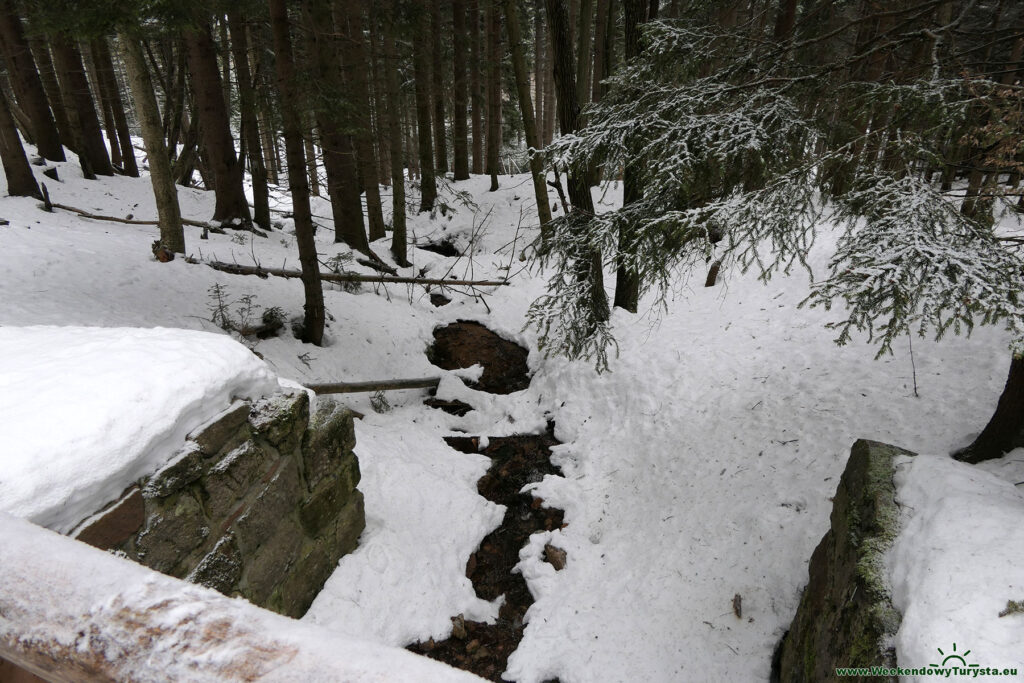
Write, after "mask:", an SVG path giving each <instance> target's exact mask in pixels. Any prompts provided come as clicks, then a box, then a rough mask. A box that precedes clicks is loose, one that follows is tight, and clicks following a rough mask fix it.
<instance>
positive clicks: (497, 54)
mask: <svg viewBox="0 0 1024 683" xmlns="http://www.w3.org/2000/svg"><path fill="white" fill-rule="evenodd" d="M498 2H499V0H487V169H486V172H487V174H488V175H490V176H491V192H494V191H495V190H497V189H498V173H499V172H500V169H499V168H498V155H499V153H500V152H501V15H500V14H499V13H498Z"/></svg>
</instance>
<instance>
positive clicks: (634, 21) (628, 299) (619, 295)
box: [615, 0, 647, 313]
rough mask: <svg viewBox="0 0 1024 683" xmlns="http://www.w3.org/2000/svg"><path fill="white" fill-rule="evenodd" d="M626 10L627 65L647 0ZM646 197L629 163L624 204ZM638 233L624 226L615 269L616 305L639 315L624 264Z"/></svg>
mask: <svg viewBox="0 0 1024 683" xmlns="http://www.w3.org/2000/svg"><path fill="white" fill-rule="evenodd" d="M624 2H625V5H624V10H625V21H624V22H623V23H624V24H625V27H624V28H625V34H626V40H625V51H626V62H627V63H628V62H629V61H630V60H631V59H635V58H636V57H638V56H640V24H642V23H643V22H644V19H645V15H646V12H647V2H646V0H624ZM643 196H644V189H643V186H642V185H641V183H640V173H639V170H638V169H637V168H636V166H635V165H633V164H627V165H626V167H625V168H624V169H623V173H622V204H623V206H629V205H630V204H634V203H636V202H638V201H640V200H641V199H643ZM634 232H635V230H634V229H633V226H623V227H622V230H621V231H620V232H619V254H620V257H619V265H618V267H617V268H616V270H615V306H617V307H618V308H623V309H625V310H627V311H630V312H631V313H636V309H637V305H638V304H639V300H640V276H639V274H638V273H637V272H636V270H635V269H633V268H629V267H627V266H625V265H624V261H625V258H624V257H623V256H624V255H628V254H629V253H630V252H631V251H632V250H633V248H634V244H633V243H634V240H635V239H636V236H635V235H634Z"/></svg>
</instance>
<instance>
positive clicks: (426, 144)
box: [412, 0, 437, 212]
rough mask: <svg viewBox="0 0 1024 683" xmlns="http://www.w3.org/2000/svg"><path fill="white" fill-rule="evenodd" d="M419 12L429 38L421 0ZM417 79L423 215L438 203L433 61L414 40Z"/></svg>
mask: <svg viewBox="0 0 1024 683" xmlns="http://www.w3.org/2000/svg"><path fill="white" fill-rule="evenodd" d="M416 9H417V11H418V13H419V18H418V21H417V31H418V33H419V35H421V36H425V35H427V31H429V30H430V15H429V14H428V12H427V7H426V5H425V2H424V1H423V0H421V2H420V4H419V6H418V7H417V8H416ZM412 49H413V72H414V74H413V79H414V81H415V84H414V85H415V90H416V128H417V131H418V132H417V135H418V137H419V153H420V154H419V156H420V212H423V211H433V210H434V202H435V201H436V200H437V185H436V181H435V179H434V150H433V145H432V143H431V140H430V133H431V126H430V59H429V57H428V55H427V52H426V48H425V47H424V46H423V41H422V40H413V48H412Z"/></svg>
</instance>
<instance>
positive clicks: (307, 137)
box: [302, 116, 320, 197]
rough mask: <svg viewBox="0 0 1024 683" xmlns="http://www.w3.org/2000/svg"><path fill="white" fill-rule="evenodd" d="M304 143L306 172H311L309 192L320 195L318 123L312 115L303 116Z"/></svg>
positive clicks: (315, 195)
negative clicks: (315, 122) (317, 146)
mask: <svg viewBox="0 0 1024 683" xmlns="http://www.w3.org/2000/svg"><path fill="white" fill-rule="evenodd" d="M302 118H303V128H302V145H303V152H304V154H305V155H306V173H308V174H309V194H310V195H311V196H313V197H319V196H320V173H319V172H318V171H317V170H316V143H315V140H314V138H315V137H316V134H315V130H316V125H315V124H314V122H313V117H312V116H303V117H302Z"/></svg>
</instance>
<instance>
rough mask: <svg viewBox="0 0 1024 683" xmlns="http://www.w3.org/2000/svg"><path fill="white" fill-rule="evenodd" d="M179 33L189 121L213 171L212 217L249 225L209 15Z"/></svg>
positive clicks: (217, 219) (247, 203) (223, 221)
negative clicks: (191, 112)
mask: <svg viewBox="0 0 1024 683" xmlns="http://www.w3.org/2000/svg"><path fill="white" fill-rule="evenodd" d="M183 35H184V39H185V46H186V48H187V52H188V68H189V72H190V73H191V75H192V90H193V92H194V93H195V100H196V106H197V108H198V115H199V120H198V121H193V125H198V126H199V132H200V135H201V137H202V141H203V147H204V148H205V151H206V156H207V158H208V159H209V164H210V169H211V170H212V171H213V184H214V188H213V189H214V192H215V195H216V206H215V208H214V210H213V220H215V221H220V222H222V223H236V224H237V223H240V224H242V225H249V224H250V223H251V222H252V218H251V214H250V213H249V202H248V200H247V199H246V198H245V193H244V192H243V191H242V176H243V170H242V164H241V163H239V161H238V157H237V156H236V155H235V141H234V138H233V137H232V136H231V122H230V120H229V118H228V111H227V107H226V106H225V102H224V89H223V86H222V84H221V77H220V70H219V68H218V65H217V48H216V46H215V45H214V43H213V37H212V36H211V35H210V23H209V19H208V18H207V17H205V16H203V17H202V18H201V20H200V21H199V22H198V24H197V25H196V26H194V27H192V28H190V29H189V30H187V31H185V32H184V34H183Z"/></svg>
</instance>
